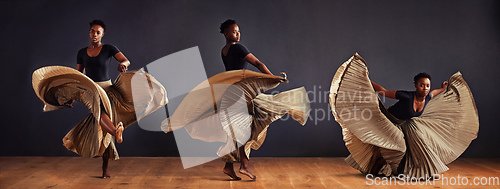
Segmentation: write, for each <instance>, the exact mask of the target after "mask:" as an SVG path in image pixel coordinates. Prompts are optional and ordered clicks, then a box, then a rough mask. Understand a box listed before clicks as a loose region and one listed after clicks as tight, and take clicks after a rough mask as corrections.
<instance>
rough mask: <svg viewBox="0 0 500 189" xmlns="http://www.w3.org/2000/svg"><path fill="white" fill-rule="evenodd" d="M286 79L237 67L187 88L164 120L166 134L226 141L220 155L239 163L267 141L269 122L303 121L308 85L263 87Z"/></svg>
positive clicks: (306, 107)
mask: <svg viewBox="0 0 500 189" xmlns="http://www.w3.org/2000/svg"><path fill="white" fill-rule="evenodd" d="M287 81H288V80H287V79H286V78H285V77H279V76H274V75H268V74H263V73H257V72H254V71H250V70H234V71H227V72H223V73H220V74H217V75H215V76H213V77H210V78H209V79H207V80H205V81H204V82H202V83H201V84H199V85H198V86H196V87H195V88H194V89H193V90H191V92H189V93H188V94H187V95H186V97H185V98H184V99H183V101H182V102H181V104H180V105H179V106H178V108H177V109H176V110H175V112H174V113H173V114H172V116H170V117H169V119H167V120H165V121H164V122H163V124H162V126H163V127H162V128H163V130H164V131H165V132H169V131H172V130H176V129H180V128H184V129H186V131H187V132H188V134H189V135H190V136H191V137H192V138H194V139H198V140H202V141H206V142H216V141H218V142H224V143H225V145H223V146H221V147H220V148H219V150H218V152H216V153H217V155H219V156H221V157H222V159H223V160H224V161H227V162H235V161H240V160H241V157H239V153H238V146H242V145H244V149H245V155H246V156H247V158H249V157H250V151H251V149H254V150H257V149H259V148H260V146H261V145H262V143H263V142H264V140H265V138H266V134H267V129H268V127H269V125H270V124H271V123H272V122H274V121H276V120H278V119H280V118H281V117H283V116H284V115H285V114H288V115H290V117H291V118H292V119H294V120H296V121H298V122H299V123H300V124H302V125H304V124H305V123H306V121H307V119H308V115H309V110H310V104H309V99H308V97H307V92H306V91H305V89H304V87H301V88H297V89H293V90H289V91H285V92H281V93H279V94H274V95H268V94H264V92H265V91H268V90H270V89H273V88H275V87H277V86H278V85H279V84H280V83H281V82H287Z"/></svg>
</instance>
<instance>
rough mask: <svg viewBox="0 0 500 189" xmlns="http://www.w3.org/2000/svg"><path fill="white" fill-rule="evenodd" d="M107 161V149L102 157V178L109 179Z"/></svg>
mask: <svg viewBox="0 0 500 189" xmlns="http://www.w3.org/2000/svg"><path fill="white" fill-rule="evenodd" d="M108 161H109V148H107V149H106V151H104V154H103V155H102V178H109V177H111V176H110V175H109V173H108Z"/></svg>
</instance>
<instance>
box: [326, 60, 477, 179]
mask: <svg viewBox="0 0 500 189" xmlns="http://www.w3.org/2000/svg"><path fill="white" fill-rule="evenodd" d="M414 85H415V91H400V90H398V91H390V90H386V89H385V88H383V87H381V86H380V85H378V84H376V83H374V82H371V81H370V79H369V78H368V69H367V67H366V63H365V61H364V60H363V59H362V58H361V57H360V56H359V55H358V54H355V55H354V56H353V57H352V58H351V59H349V60H348V61H347V62H345V63H344V64H343V65H342V66H341V67H340V68H339V69H338V70H337V72H336V73H335V76H334V78H333V81H332V86H331V88H330V105H331V107H332V110H333V115H334V116H335V120H336V121H337V122H338V123H339V124H340V126H341V127H342V134H343V135H344V141H345V143H346V147H347V149H348V150H349V152H350V153H351V154H350V155H349V156H348V157H347V158H346V162H347V163H348V164H349V165H351V166H352V167H353V168H355V169H358V170H359V171H361V172H362V173H364V174H373V175H385V176H390V175H393V176H398V177H401V176H404V177H405V178H411V179H422V178H423V179H426V178H429V177H433V176H434V175H435V174H438V173H441V172H444V171H447V170H448V167H447V166H446V164H449V163H451V162H452V161H454V160H455V159H456V158H458V156H460V154H462V153H463V152H464V151H465V149H467V147H468V146H469V144H470V142H471V141H472V140H474V139H475V138H476V137H477V132H478V129H479V118H478V114H477V109H476V105H475V103H474V98H473V97H472V93H471V91H470V89H469V87H468V85H467V83H466V82H465V80H464V79H463V78H462V75H461V74H460V72H457V73H456V74H454V75H453V76H451V77H450V79H448V81H447V82H443V84H442V88H440V89H435V90H432V91H430V75H428V74H425V73H420V74H418V75H416V76H415V77H414ZM377 93H378V94H380V95H381V96H383V97H389V98H395V99H398V100H399V101H398V102H397V103H396V104H394V105H393V106H391V107H389V109H386V108H385V107H384V105H383V104H382V102H381V101H380V100H379V98H378V96H377Z"/></svg>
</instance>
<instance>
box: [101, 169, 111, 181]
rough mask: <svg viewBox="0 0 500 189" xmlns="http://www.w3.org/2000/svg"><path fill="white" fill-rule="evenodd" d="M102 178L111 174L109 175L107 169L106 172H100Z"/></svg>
mask: <svg viewBox="0 0 500 189" xmlns="http://www.w3.org/2000/svg"><path fill="white" fill-rule="evenodd" d="M102 178H103V179H105V178H111V176H110V175H109V173H108V171H107V170H106V172H104V171H103V172H102Z"/></svg>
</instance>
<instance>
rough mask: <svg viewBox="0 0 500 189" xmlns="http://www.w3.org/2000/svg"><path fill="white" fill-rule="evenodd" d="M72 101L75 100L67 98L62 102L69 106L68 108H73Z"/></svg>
mask: <svg viewBox="0 0 500 189" xmlns="http://www.w3.org/2000/svg"><path fill="white" fill-rule="evenodd" d="M73 102H75V100H67V101H66V102H64V104H63V105H64V106H67V107H70V108H73Z"/></svg>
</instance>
